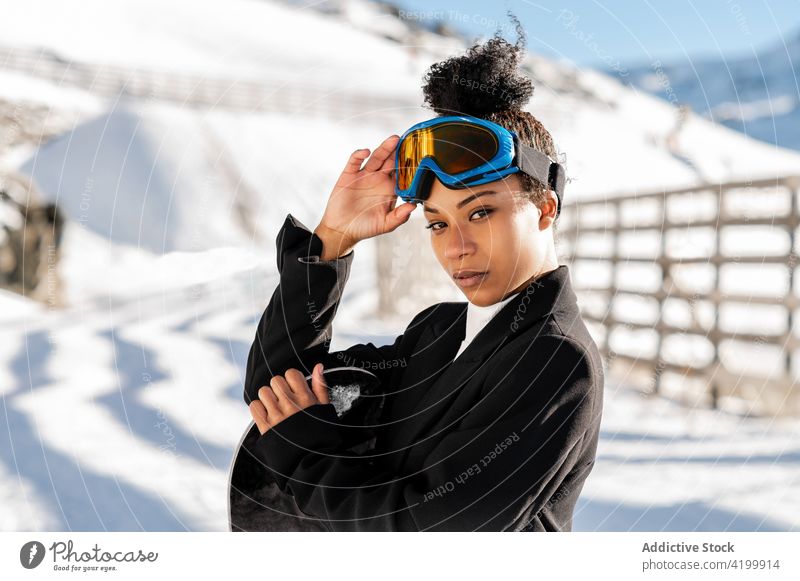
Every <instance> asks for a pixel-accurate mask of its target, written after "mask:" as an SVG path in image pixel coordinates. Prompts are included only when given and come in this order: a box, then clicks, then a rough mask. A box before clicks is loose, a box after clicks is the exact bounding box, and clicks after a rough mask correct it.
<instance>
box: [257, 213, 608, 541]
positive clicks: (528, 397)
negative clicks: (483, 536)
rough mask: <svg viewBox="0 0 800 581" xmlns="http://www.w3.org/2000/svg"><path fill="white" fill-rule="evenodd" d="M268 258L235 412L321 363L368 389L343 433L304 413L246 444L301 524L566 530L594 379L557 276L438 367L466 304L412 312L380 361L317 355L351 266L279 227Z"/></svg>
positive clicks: (456, 335)
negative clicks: (273, 262)
mask: <svg viewBox="0 0 800 581" xmlns="http://www.w3.org/2000/svg"><path fill="white" fill-rule="evenodd" d="M277 247H278V270H279V272H280V284H279V286H278V288H277V289H276V290H275V292H274V294H273V295H272V298H271V300H270V302H269V305H268V306H267V308H266V310H265V311H264V314H263V316H262V317H261V320H260V322H259V324H258V329H257V332H256V336H255V340H254V342H253V345H252V347H251V350H250V353H249V356H248V361H247V372H246V378H245V390H244V399H245V402H246V403H247V404H248V405H249V403H250V402H251V401H252V400H253V399H256V398H257V397H258V395H257V394H258V390H259V388H260V387H261V386H263V385H269V381H270V379H271V377H272V376H274V375H282V374H284V373H285V372H286V370H287V369H289V368H291V367H295V368H297V369H300V370H301V371H303V372H304V373H305V374H309V373H311V369H312V368H313V366H314V365H315V364H316V363H318V362H320V361H321V362H322V363H323V364H324V365H325V367H326V368H331V367H341V366H343V365H351V366H358V367H363V368H366V369H369V370H370V371H372V372H373V373H375V374H376V375H377V376H378V377H379V379H380V387H379V388H378V389H377V390H376V392H375V393H364V394H362V395H361V396H360V397H359V398H358V399H357V400H356V402H355V403H354V404H353V405H352V407H351V408H350V409H349V410H348V411H347V412H345V413H344V414H343V415H342V417H338V416H337V414H336V410H335V408H334V406H333V404H330V403H329V404H316V405H313V406H311V407H309V408H306V409H305V410H302V411H300V412H297V413H295V414H293V415H291V416H289V417H288V418H287V419H285V420H284V421H282V422H280V423H279V424H277V426H275V427H274V428H272V429H270V430H268V431H267V432H266V433H265V434H264V435H263V436H260V437H259V438H258V441H257V444H256V448H257V454H258V455H259V456H261V458H262V460H263V461H264V462H265V464H266V465H267V468H268V470H269V472H268V473H269V474H271V475H272V476H274V478H275V482H276V483H277V484H278V485H279V486H280V489H281V490H282V491H283V492H285V493H289V494H292V495H293V496H294V499H295V501H296V503H297V506H298V507H299V508H300V509H301V510H302V511H303V513H305V514H307V515H310V516H312V517H315V518H318V519H320V523H321V524H322V525H323V526H324V527H325V528H327V529H329V530H335V531H339V530H347V531H373V530H375V531H378V530H380V531H395V530H399V531H417V530H439V531H476V530H480V531H520V530H525V531H569V530H571V528H572V513H573V510H574V507H575V503H576V501H577V499H578V495H579V493H580V491H581V488H582V487H583V483H584V481H585V480H586V477H587V476H588V475H589V472H590V471H591V470H592V467H593V465H594V460H595V455H596V449H597V439H598V434H599V430H600V417H601V413H602V405H603V383H604V375H603V365H602V359H601V356H600V353H599V351H598V349H597V346H596V344H595V343H594V341H593V340H592V338H591V336H590V335H589V333H588V331H587V329H586V326H585V325H584V322H583V320H582V319H581V317H580V313H579V310H578V305H577V301H576V296H575V293H574V292H573V290H572V287H571V285H570V275H569V269H568V267H567V266H566V265H561V266H559V267H558V268H556V269H555V270H554V271H551V272H550V273H548V274H546V275H544V276H543V277H541V278H540V279H539V280H538V281H536V282H534V283H531V284H529V285H528V286H527V287H526V288H525V289H523V290H522V291H521V292H519V293H518V294H517V295H516V298H515V299H513V300H511V301H509V302H508V303H507V304H506V305H505V306H504V307H503V308H502V309H501V310H500V311H499V312H498V313H497V314H496V315H495V316H494V317H493V318H492V319H491V320H490V321H489V322H488V323H487V324H486V326H485V327H484V328H483V329H481V331H480V332H479V333H478V334H477V335H476V336H475V338H474V339H473V341H472V342H471V343H470V344H469V346H468V347H467V348H466V349H465V350H464V352H463V353H462V354H461V355H460V356H459V358H458V359H457V361H455V362H453V357H454V356H455V354H456V352H457V350H458V348H459V347H460V345H461V341H462V340H463V339H464V336H465V326H466V307H467V303H466V302H443V303H438V304H436V305H432V306H431V307H428V308H426V309H424V310H423V311H421V312H420V313H418V314H417V315H416V316H415V317H414V318H413V320H412V321H411V322H410V323H409V325H408V327H407V328H406V330H405V331H404V333H403V334H402V335H400V336H399V337H397V339H396V340H395V341H394V343H392V344H391V345H384V346H375V345H373V344H372V343H367V344H363V345H354V346H352V347H350V348H348V349H345V350H344V351H339V352H329V349H328V346H329V342H330V337H331V333H332V330H331V329H332V328H331V324H332V321H333V319H334V315H335V313H336V309H337V306H338V303H339V299H340V297H341V295H342V291H343V289H344V284H345V281H346V280H347V278H348V276H349V272H350V267H351V265H352V262H353V257H354V251H351V252H350V253H349V254H347V255H346V256H343V257H340V258H338V259H334V260H330V261H321V260H320V256H321V253H322V240H321V239H320V238H319V237H318V236H317V235H316V234H313V233H312V232H311V231H310V230H309V229H308V228H306V227H305V226H303V225H302V224H301V223H300V222H299V221H298V220H297V219H296V218H294V216H292V215H291V214H289V215H288V216H287V218H286V221H285V223H284V225H283V227H282V229H281V230H280V232H279V234H278V237H277Z"/></svg>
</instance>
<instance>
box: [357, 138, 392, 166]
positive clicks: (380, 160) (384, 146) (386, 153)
mask: <svg viewBox="0 0 800 581" xmlns="http://www.w3.org/2000/svg"><path fill="white" fill-rule="evenodd" d="M399 140H400V136H399V135H390V136H389V137H387V138H386V139H384V140H383V143H381V144H380V146H378V149H376V150H375V151H374V152H373V153H372V157H370V158H369V161H368V162H367V164H366V165H365V166H364V169H365V170H367V171H378V170H380V169H382V166H383V164H384V162H385V161H386V160H387V159H388V158H390V157H394V156H393V155H391V154H392V152H393V151H394V148H395V146H396V145H397V142H398V141H399Z"/></svg>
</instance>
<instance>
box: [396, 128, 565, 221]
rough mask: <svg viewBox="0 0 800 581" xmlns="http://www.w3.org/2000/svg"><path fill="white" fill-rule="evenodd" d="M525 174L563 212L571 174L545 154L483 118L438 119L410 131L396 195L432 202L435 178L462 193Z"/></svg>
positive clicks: (399, 155) (400, 154)
mask: <svg viewBox="0 0 800 581" xmlns="http://www.w3.org/2000/svg"><path fill="white" fill-rule="evenodd" d="M518 171H522V172H524V173H526V174H528V175H529V176H531V177H533V178H535V179H536V180H538V181H539V182H540V183H542V184H545V185H546V186H547V187H548V188H550V189H551V190H553V191H554V192H555V193H556V196H557V197H558V210H557V213H556V217H558V214H560V213H561V200H562V197H563V194H564V182H565V180H566V173H565V171H564V167H563V166H562V165H561V164H559V163H557V162H556V161H554V160H553V159H551V158H550V157H549V156H547V155H545V154H544V153H542V152H541V151H538V150H536V149H534V148H533V147H530V146H528V145H526V144H524V143H521V142H520V140H519V137H518V136H517V134H516V132H514V131H511V130H509V129H506V128H505V127H503V126H502V125H498V124H497V123H493V122H491V121H487V120H486V119H481V118H479V117H470V116H460V115H451V116H446V117H436V118H434V119H429V120H427V121H423V122H421V123H417V124H416V125H413V126H412V127H411V128H409V129H408V130H407V131H406V132H405V133H403V135H402V136H401V137H400V141H398V142H397V148H396V150H395V185H394V188H395V193H396V194H397V195H398V196H400V197H401V198H403V200H404V201H406V202H410V201H415V200H416V201H421V200H424V199H426V198H427V196H428V193H429V192H430V189H429V186H430V184H431V180H432V179H433V177H434V176H436V177H437V178H439V181H441V182H442V184H444V185H445V186H447V187H449V188H453V189H463V188H466V187H469V186H476V185H480V184H485V183H487V182H492V181H495V180H498V179H501V178H503V177H505V176H507V175H510V174H513V173H516V172H518Z"/></svg>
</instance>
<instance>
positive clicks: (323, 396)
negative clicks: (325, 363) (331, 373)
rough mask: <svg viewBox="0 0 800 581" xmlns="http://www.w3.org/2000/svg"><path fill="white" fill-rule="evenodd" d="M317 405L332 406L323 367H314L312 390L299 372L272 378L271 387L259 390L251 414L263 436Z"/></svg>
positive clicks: (319, 364)
mask: <svg viewBox="0 0 800 581" xmlns="http://www.w3.org/2000/svg"><path fill="white" fill-rule="evenodd" d="M318 403H322V404H325V403H330V398H329V397H328V387H327V386H326V385H325V378H324V377H323V375H322V364H321V363H318V364H317V365H315V366H314V371H313V373H312V374H311V388H310V389H309V387H308V382H307V381H306V378H305V376H304V375H303V373H302V372H301V371H300V370H298V369H294V368H292V369H288V370H287V371H286V373H285V374H284V376H280V375H276V376H275V377H273V378H272V379H271V380H270V382H269V385H268V386H267V385H265V386H263V387H261V388H260V389H259V390H258V400H254V401H252V402H250V414H251V415H252V416H253V420H254V421H255V423H256V427H258V431H259V432H261V435H262V436H263V435H264V434H265V433H266V432H267V430H269V429H270V428H271V427H273V426H275V425H277V424H279V423H280V422H282V421H283V420H285V419H286V418H288V417H289V416H291V415H292V414H296V413H297V412H299V411H301V410H304V409H305V408H307V407H310V406H312V405H315V404H318Z"/></svg>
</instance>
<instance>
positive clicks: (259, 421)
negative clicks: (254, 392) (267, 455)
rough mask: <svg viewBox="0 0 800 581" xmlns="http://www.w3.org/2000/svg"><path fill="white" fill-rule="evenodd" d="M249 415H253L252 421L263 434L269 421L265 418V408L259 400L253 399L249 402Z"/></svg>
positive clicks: (267, 427) (267, 428)
mask: <svg viewBox="0 0 800 581" xmlns="http://www.w3.org/2000/svg"><path fill="white" fill-rule="evenodd" d="M250 415H251V416H253V421H254V422H255V423H256V427H257V428H258V431H259V432H260V433H261V435H262V436H263V435H264V434H265V433H266V431H267V430H269V421H268V420H267V409H266V408H265V407H264V404H263V403H261V400H253V401H251V402H250Z"/></svg>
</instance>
